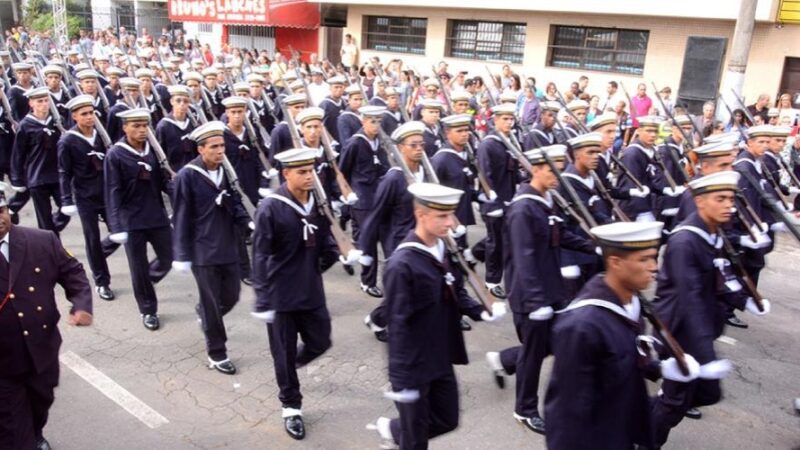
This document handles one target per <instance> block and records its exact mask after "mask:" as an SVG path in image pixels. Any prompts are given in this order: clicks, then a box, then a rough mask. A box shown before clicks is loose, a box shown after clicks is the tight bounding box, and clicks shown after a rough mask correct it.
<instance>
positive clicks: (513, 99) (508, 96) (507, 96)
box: [497, 92, 517, 104]
mask: <svg viewBox="0 0 800 450" xmlns="http://www.w3.org/2000/svg"><path fill="white" fill-rule="evenodd" d="M497 100H498V102H500V103H501V104H503V103H514V104H516V103H517V94H515V93H513V92H503V93H502V94H500V97H499V98H498V99H497Z"/></svg>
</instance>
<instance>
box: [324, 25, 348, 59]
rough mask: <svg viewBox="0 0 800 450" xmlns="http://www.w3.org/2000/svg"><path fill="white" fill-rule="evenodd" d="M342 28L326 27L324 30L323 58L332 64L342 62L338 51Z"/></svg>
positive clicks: (340, 43)
mask: <svg viewBox="0 0 800 450" xmlns="http://www.w3.org/2000/svg"><path fill="white" fill-rule="evenodd" d="M343 33H344V28H338V27H326V28H325V42H326V44H325V45H326V47H325V58H326V59H327V60H328V61H330V62H331V63H332V64H334V65H335V64H339V62H341V60H342V55H341V54H340V53H339V51H340V50H341V49H342V34H343Z"/></svg>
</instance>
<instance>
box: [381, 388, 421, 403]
mask: <svg viewBox="0 0 800 450" xmlns="http://www.w3.org/2000/svg"><path fill="white" fill-rule="evenodd" d="M383 396H384V398H386V399H387V400H391V401H393V402H397V403H414V402H416V401H417V400H419V391H418V390H416V389H403V390H401V391H397V392H384V393H383Z"/></svg>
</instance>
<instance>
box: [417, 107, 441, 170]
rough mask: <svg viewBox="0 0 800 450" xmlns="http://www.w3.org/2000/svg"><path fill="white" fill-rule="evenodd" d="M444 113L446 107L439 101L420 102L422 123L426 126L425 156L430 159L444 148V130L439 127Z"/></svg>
mask: <svg viewBox="0 0 800 450" xmlns="http://www.w3.org/2000/svg"><path fill="white" fill-rule="evenodd" d="M443 113H444V105H443V104H442V102H440V101H439V100H435V99H424V100H422V101H421V102H420V117H421V122H422V123H423V124H425V133H424V134H423V135H422V137H423V138H425V154H426V155H428V158H433V155H435V154H436V152H438V151H439V149H440V148H442V134H441V133H442V130H441V128H440V127H439V119H440V118H441V117H442V115H443Z"/></svg>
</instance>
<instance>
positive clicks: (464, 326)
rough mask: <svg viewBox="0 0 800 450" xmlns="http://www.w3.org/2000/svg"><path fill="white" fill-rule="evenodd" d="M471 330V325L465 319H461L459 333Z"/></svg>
mask: <svg viewBox="0 0 800 450" xmlns="http://www.w3.org/2000/svg"><path fill="white" fill-rule="evenodd" d="M470 330H472V325H470V324H469V322H467V319H465V318H463V317H462V318H461V331H470Z"/></svg>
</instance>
